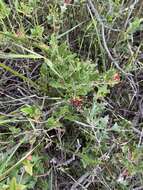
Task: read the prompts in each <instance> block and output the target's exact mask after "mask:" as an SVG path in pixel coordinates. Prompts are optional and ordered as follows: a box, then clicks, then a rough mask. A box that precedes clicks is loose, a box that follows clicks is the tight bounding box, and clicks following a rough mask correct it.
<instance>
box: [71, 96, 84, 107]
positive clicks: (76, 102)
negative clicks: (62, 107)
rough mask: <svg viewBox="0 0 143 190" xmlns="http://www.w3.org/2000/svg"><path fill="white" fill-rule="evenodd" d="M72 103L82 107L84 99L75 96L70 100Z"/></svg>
mask: <svg viewBox="0 0 143 190" xmlns="http://www.w3.org/2000/svg"><path fill="white" fill-rule="evenodd" d="M70 103H71V105H73V106H75V107H81V106H82V104H83V100H82V99H81V98H78V97H77V98H73V99H71V100H70Z"/></svg>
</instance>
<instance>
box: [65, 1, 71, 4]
mask: <svg viewBox="0 0 143 190" xmlns="http://www.w3.org/2000/svg"><path fill="white" fill-rule="evenodd" d="M64 3H65V4H70V3H72V0H64Z"/></svg>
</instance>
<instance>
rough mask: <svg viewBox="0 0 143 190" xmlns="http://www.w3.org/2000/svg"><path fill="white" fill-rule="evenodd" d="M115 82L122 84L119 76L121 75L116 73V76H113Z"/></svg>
mask: <svg viewBox="0 0 143 190" xmlns="http://www.w3.org/2000/svg"><path fill="white" fill-rule="evenodd" d="M113 80H114V81H117V82H120V75H119V73H115V75H114V76H113Z"/></svg>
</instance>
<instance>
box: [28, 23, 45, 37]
mask: <svg viewBox="0 0 143 190" xmlns="http://www.w3.org/2000/svg"><path fill="white" fill-rule="evenodd" d="M43 32H44V27H42V26H40V25H37V26H35V27H34V28H33V29H31V34H32V36H33V37H36V38H37V37H39V38H42V35H43Z"/></svg>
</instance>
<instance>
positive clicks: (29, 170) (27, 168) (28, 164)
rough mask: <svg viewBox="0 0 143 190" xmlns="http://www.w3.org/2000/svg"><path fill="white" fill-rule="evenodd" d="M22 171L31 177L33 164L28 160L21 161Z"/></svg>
mask: <svg viewBox="0 0 143 190" xmlns="http://www.w3.org/2000/svg"><path fill="white" fill-rule="evenodd" d="M23 165H24V169H25V171H26V172H27V173H28V174H29V175H31V176H32V175H33V164H31V162H30V161H29V160H24V161H23Z"/></svg>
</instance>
